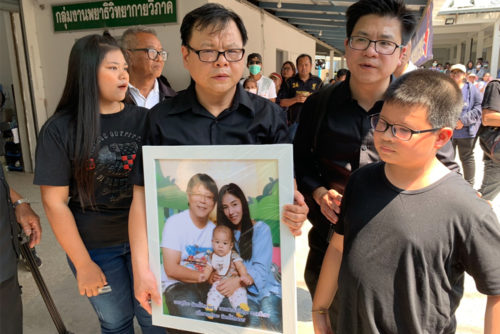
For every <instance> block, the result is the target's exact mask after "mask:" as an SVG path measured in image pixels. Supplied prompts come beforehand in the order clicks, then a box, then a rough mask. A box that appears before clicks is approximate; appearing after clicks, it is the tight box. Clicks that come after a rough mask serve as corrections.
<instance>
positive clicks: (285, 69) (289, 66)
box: [281, 60, 297, 83]
mask: <svg viewBox="0 0 500 334" xmlns="http://www.w3.org/2000/svg"><path fill="white" fill-rule="evenodd" d="M295 73H297V70H296V69H295V64H294V63H293V62H291V61H290V60H287V61H285V62H284V63H283V65H281V76H282V77H283V82H284V83H285V82H287V80H288V79H290V78H291V77H293V76H294V75H295Z"/></svg>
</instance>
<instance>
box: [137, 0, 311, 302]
mask: <svg viewBox="0 0 500 334" xmlns="http://www.w3.org/2000/svg"><path fill="white" fill-rule="evenodd" d="M180 30H181V40H182V47H181V52H182V58H183V62H184V67H185V68H186V69H187V70H188V71H189V73H190V75H191V78H192V83H191V85H190V86H189V87H188V89H186V90H184V91H181V92H179V94H178V95H177V96H175V97H174V98H172V99H169V100H166V101H164V102H162V103H160V104H159V105H157V106H156V107H154V108H153V109H152V110H151V113H150V115H149V122H148V125H147V128H148V129H147V131H146V133H147V136H146V137H145V139H144V142H143V144H144V145H246V144H247V145H248V144H276V143H287V142H288V127H287V124H286V119H285V114H284V113H283V111H282V110H281V109H280V108H279V107H278V106H277V105H276V104H274V103H272V102H270V101H269V100H267V99H264V98H262V97H260V96H257V95H255V94H251V93H248V92H246V91H245V90H244V89H243V87H241V86H240V85H239V84H238V82H239V80H240V78H241V77H242V74H243V71H244V68H245V63H244V60H243V58H244V54H245V49H244V45H245V43H246V41H247V39H248V38H247V33H246V29H245V26H244V25H243V22H242V20H241V18H240V17H239V16H238V15H237V14H236V13H234V12H232V11H230V10H228V9H226V8H224V7H223V6H221V5H218V4H213V3H211V4H206V5H204V6H202V7H199V8H197V9H195V10H193V11H191V12H190V13H188V14H187V15H186V16H185V17H184V19H183V22H182V25H181V29H180ZM138 159H139V160H142V158H141V157H140V156H139V157H138ZM135 166H136V167H137V168H136V170H135V171H134V175H133V176H132V178H131V181H132V183H134V198H133V201H132V205H131V209H130V216H129V235H130V244H131V249H132V264H133V271H134V289H135V296H136V298H137V299H138V301H139V302H140V303H141V305H142V306H143V307H144V308H145V309H146V310H148V311H149V312H151V306H150V304H149V300H150V299H153V301H154V302H155V303H158V304H160V303H161V296H160V294H159V291H157V285H156V279H155V277H154V275H153V273H152V272H151V270H150V266H149V261H148V244H147V228H146V210H145V207H146V206H145V194H144V179H143V175H144V172H143V170H142V162H138V163H136V164H135ZM294 197H295V202H296V204H290V205H285V206H284V208H283V216H282V221H283V222H284V223H285V224H287V225H288V227H289V229H290V230H291V232H292V233H293V234H295V235H298V234H300V229H301V227H302V224H303V222H304V221H305V220H306V215H307V212H308V209H307V206H306V204H305V202H304V199H303V197H302V195H300V193H298V192H297V191H295V196H294Z"/></svg>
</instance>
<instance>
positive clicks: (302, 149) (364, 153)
mask: <svg viewBox="0 0 500 334" xmlns="http://www.w3.org/2000/svg"><path fill="white" fill-rule="evenodd" d="M349 81H350V75H349V74H348V75H347V77H346V80H345V81H343V82H340V83H338V84H336V85H335V86H334V87H331V86H330V87H327V88H324V89H323V90H321V91H320V92H318V93H317V94H314V95H312V96H311V97H309V98H308V99H307V101H306V103H305V104H304V107H303V112H302V114H301V117H300V121H299V127H298V130H297V134H296V136H295V140H294V145H293V146H294V168H295V176H296V179H297V186H298V189H299V191H300V192H301V193H302V194H303V195H304V196H305V198H306V203H307V205H308V206H309V209H310V211H309V220H310V221H311V223H312V224H313V226H314V228H316V229H318V230H317V231H316V232H317V233H318V237H320V236H321V238H323V236H324V239H325V241H326V237H327V236H328V235H329V227H330V225H331V224H330V223H329V222H328V221H327V220H326V218H325V217H324V216H323V215H322V214H321V212H320V208H319V206H318V205H317V204H316V202H315V201H314V200H313V199H312V192H313V191H314V190H315V189H316V188H318V187H320V186H324V187H325V188H327V189H335V190H337V191H338V192H339V193H341V194H342V193H343V192H344V188H345V186H346V184H347V180H348V179H349V176H350V174H351V172H353V171H355V170H356V169H358V168H360V167H363V166H365V165H367V164H370V163H373V162H378V161H380V157H379V155H378V153H377V151H376V150H375V146H374V143H373V129H372V128H371V125H370V116H371V115H374V114H378V113H380V111H381V110H382V105H383V101H377V102H376V103H375V104H374V106H373V107H372V108H371V109H370V110H368V111H365V110H364V109H363V108H362V107H360V106H359V104H358V102H357V101H356V100H354V99H353V98H352V94H351V89H350V87H349ZM325 93H327V94H328V93H330V96H329V97H326V98H327V99H328V100H327V103H326V107H327V110H326V112H325V111H324V110H322V109H324V108H322V107H321V106H320V104H321V99H322V97H321V96H322V94H325ZM323 98H324V97H323ZM318 122H319V123H318ZM318 124H319V125H318ZM436 156H437V157H438V158H439V160H441V161H442V162H443V164H445V165H446V166H447V167H448V168H450V169H451V170H456V171H458V165H457V164H456V163H455V162H454V152H453V147H452V145H451V143H450V142H449V143H447V144H446V145H445V146H444V147H443V148H442V149H441V150H440V151H438V154H437V155H436ZM326 244H327V243H325V244H323V245H326ZM325 250H326V249H325Z"/></svg>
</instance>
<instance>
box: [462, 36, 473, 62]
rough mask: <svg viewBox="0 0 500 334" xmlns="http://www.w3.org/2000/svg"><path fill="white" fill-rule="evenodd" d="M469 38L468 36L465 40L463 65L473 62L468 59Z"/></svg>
mask: <svg viewBox="0 0 500 334" xmlns="http://www.w3.org/2000/svg"><path fill="white" fill-rule="evenodd" d="M470 40H471V38H470V37H469V36H468V37H467V39H466V40H465V54H464V64H467V62H468V61H469V60H472V61H473V62H474V59H470V47H471V42H470Z"/></svg>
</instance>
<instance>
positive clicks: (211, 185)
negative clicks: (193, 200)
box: [186, 173, 219, 202]
mask: <svg viewBox="0 0 500 334" xmlns="http://www.w3.org/2000/svg"><path fill="white" fill-rule="evenodd" d="M199 184H201V185H203V186H204V187H205V188H207V190H208V191H210V192H211V193H212V195H214V202H217V199H218V195H219V190H218V189H217V184H216V183H215V181H214V179H212V178H211V177H210V176H209V175H207V174H202V173H198V174H195V175H193V176H192V177H191V178H190V179H189V181H188V184H187V189H186V192H187V193H188V194H189V193H190V192H191V191H192V190H193V188H194V187H196V186H197V185H199Z"/></svg>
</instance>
